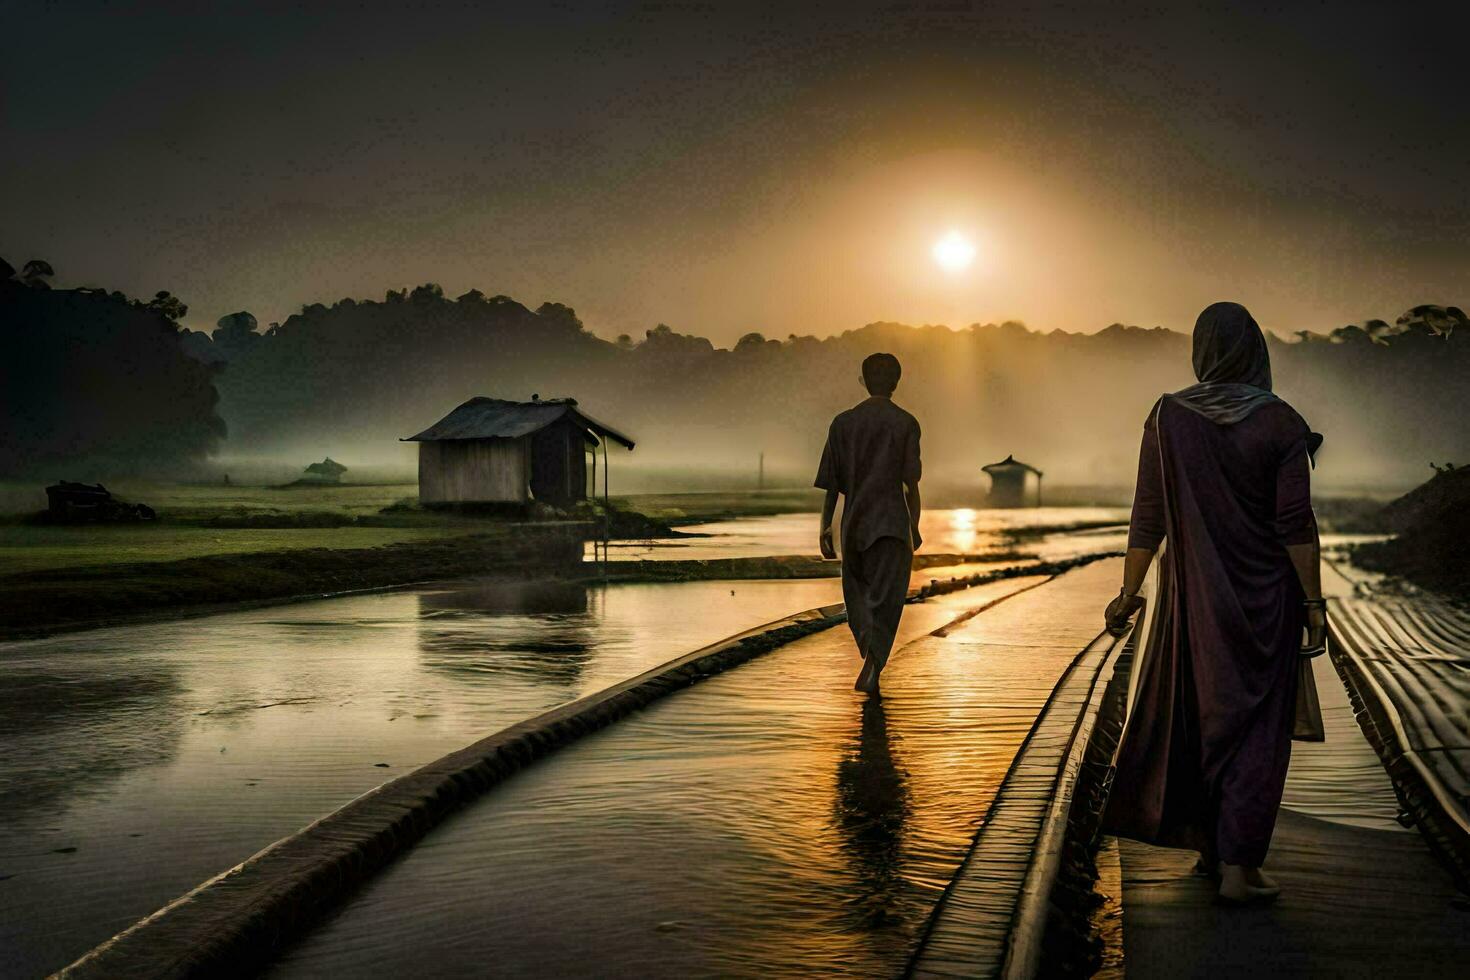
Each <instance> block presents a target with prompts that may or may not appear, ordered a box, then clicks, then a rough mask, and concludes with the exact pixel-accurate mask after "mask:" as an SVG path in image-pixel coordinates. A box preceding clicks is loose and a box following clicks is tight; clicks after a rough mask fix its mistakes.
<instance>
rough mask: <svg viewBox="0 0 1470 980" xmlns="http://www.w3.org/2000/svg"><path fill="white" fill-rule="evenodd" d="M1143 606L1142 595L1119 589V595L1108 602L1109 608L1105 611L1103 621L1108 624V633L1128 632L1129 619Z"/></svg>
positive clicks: (1119, 634)
mask: <svg viewBox="0 0 1470 980" xmlns="http://www.w3.org/2000/svg"><path fill="white" fill-rule="evenodd" d="M1142 608H1143V597H1142V596H1137V595H1129V594H1128V593H1127V592H1125V591H1123V590H1122V589H1119V590H1118V594H1117V596H1115V597H1114V598H1113V601H1112V602H1110V603H1108V608H1107V609H1106V610H1104V612H1103V622H1104V623H1105V624H1106V625H1107V630H1108V633H1109V634H1111V635H1112V636H1122V635H1123V634H1124V633H1126V632H1128V622H1129V620H1131V619H1132V618H1133V614H1134V613H1136V612H1138V610H1140V609H1142Z"/></svg>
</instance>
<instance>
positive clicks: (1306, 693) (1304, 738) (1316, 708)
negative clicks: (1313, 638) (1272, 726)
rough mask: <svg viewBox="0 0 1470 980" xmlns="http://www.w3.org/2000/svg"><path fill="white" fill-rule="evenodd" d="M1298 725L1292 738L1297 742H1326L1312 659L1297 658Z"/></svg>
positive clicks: (1293, 731) (1296, 724)
mask: <svg viewBox="0 0 1470 980" xmlns="http://www.w3.org/2000/svg"><path fill="white" fill-rule="evenodd" d="M1296 659H1297V678H1296V723H1295V724H1294V725H1293V726H1292V729H1291V737H1292V740H1293V741H1296V742H1325V741H1327V729H1326V726H1325V725H1324V724H1323V722H1322V702H1321V701H1319V700H1317V674H1316V672H1315V671H1314V670H1313V669H1312V661H1313V659H1314V658H1312V657H1297V658H1296Z"/></svg>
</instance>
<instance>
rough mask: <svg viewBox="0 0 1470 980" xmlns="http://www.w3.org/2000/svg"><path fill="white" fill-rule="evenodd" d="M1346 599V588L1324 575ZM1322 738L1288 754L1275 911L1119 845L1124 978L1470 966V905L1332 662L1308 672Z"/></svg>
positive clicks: (1425, 973) (1189, 863)
mask: <svg viewBox="0 0 1470 980" xmlns="http://www.w3.org/2000/svg"><path fill="white" fill-rule="evenodd" d="M1324 586H1325V588H1326V589H1327V591H1328V593H1329V594H1334V595H1336V596H1337V597H1339V598H1341V597H1342V596H1345V595H1348V594H1350V593H1351V591H1352V587H1351V584H1350V583H1348V582H1347V581H1346V580H1345V579H1342V578H1341V576H1340V575H1337V574H1336V573H1335V572H1332V571H1331V570H1330V569H1327V568H1324ZM1314 668H1315V676H1316V680H1317V689H1318V691H1319V693H1320V695H1321V699H1322V709H1323V717H1324V721H1325V722H1326V729H1327V740H1326V741H1325V742H1323V743H1320V744H1312V743H1302V742H1298V743H1294V745H1293V748H1292V760H1291V769H1290V771H1289V773H1288V776H1287V785H1286V793H1285V797H1284V799H1283V802H1282V812H1281V815H1280V817H1279V819H1278V821H1277V825H1276V834H1275V837H1274V839H1273V840H1272V845H1271V853H1270V856H1269V858H1268V860H1267V870H1268V871H1269V872H1270V873H1271V874H1272V875H1273V876H1275V877H1276V878H1277V879H1278V880H1279V881H1280V882H1281V885H1282V888H1283V894H1282V897H1281V899H1280V900H1279V901H1278V902H1277V903H1276V904H1274V905H1272V906H1268V907H1263V908H1256V909H1247V910H1240V909H1225V908H1221V907H1219V906H1216V905H1215V904H1214V901H1213V898H1214V888H1213V885H1212V883H1211V882H1210V881H1209V880H1208V879H1206V878H1203V877H1200V876H1197V875H1195V874H1194V873H1193V865H1194V859H1195V855H1194V854H1193V853H1191V852H1183V851H1171V850H1166V849H1163V848H1155V847H1148V846H1146V845H1143V844H1137V843H1134V842H1132V841H1119V842H1118V853H1119V855H1120V857H1121V862H1122V889H1123V896H1122V898H1123V901H1122V907H1123V916H1122V921H1123V927H1122V935H1123V953H1124V955H1123V969H1124V972H1125V973H1126V975H1127V976H1129V977H1133V978H1154V977H1169V978H1173V977H1250V978H1251V980H1264V978H1268V977H1375V978H1376V977H1384V976H1393V977H1450V976H1458V975H1460V974H1461V973H1462V971H1463V969H1464V964H1465V963H1466V962H1467V961H1470V907H1467V905H1466V903H1465V899H1464V896H1461V895H1460V894H1459V893H1458V892H1457V891H1456V890H1455V887H1454V884H1453V881H1452V879H1451V877H1450V875H1449V873H1448V872H1447V871H1446V870H1445V868H1444V867H1443V866H1441V865H1440V864H1439V863H1438V862H1437V861H1436V860H1435V858H1434V856H1433V855H1432V854H1431V852H1430V850H1429V848H1428V847H1427V846H1426V844H1425V843H1424V841H1423V839H1422V838H1421V837H1420V835H1419V834H1418V833H1416V832H1413V831H1406V830H1404V829H1403V828H1402V827H1400V826H1399V825H1398V823H1397V822H1396V821H1395V820H1394V815H1395V814H1396V813H1397V811H1398V803H1397V798H1396V797H1395V795H1394V790H1393V786H1392V783H1391V782H1390V781H1389V778H1388V775H1387V773H1386V772H1385V771H1384V769H1383V766H1382V764H1381V763H1380V761H1379V758H1378V756H1377V754H1376V753H1375V752H1374V750H1373V747H1372V746H1371V745H1369V743H1368V741H1367V739H1366V738H1365V737H1364V736H1363V733H1362V730H1361V728H1360V726H1359V725H1358V722H1357V720H1356V719H1355V718H1354V716H1353V711H1352V706H1351V705H1350V704H1349V702H1348V698H1347V694H1346V691H1345V689H1344V687H1343V684H1342V681H1341V679H1340V678H1339V677H1338V676H1337V673H1336V670H1335V669H1334V667H1333V666H1332V663H1331V661H1330V660H1329V659H1328V658H1326V657H1321V658H1319V659H1318V660H1317V661H1316V662H1315V663H1314Z"/></svg>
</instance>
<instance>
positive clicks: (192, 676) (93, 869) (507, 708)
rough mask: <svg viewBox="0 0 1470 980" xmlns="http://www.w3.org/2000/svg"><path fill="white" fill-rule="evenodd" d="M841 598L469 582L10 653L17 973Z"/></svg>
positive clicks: (699, 585) (2, 950)
mask: <svg viewBox="0 0 1470 980" xmlns="http://www.w3.org/2000/svg"><path fill="white" fill-rule="evenodd" d="M839 600H840V587H839V585H838V583H837V581H836V580H829V579H822V580H811V581H796V582H759V581H755V582H733V583H725V582H690V583H679V584H672V585H664V584H659V585H614V586H606V587H602V586H594V587H588V586H583V585H571V584H566V583H549V584H535V585H516V584H497V585H493V586H475V585H466V586H464V587H455V588H450V587H445V588H440V589H425V590H419V591H413V592H400V593H389V594H380V595H366V596H355V597H347V598H340V599H331V600H323V601H318V602H308V603H301V604H296V605H289V606H280V607H276V608H272V609H265V610H256V611H251V612H240V613H232V614H227V615H221V616H213V617H208V618H204V619H195V620H186V621H182V622H176V623H168V624H158V625H151V626H138V627H129V628H121V629H111V630H98V631H93V632H88V633H78V634H70V635H64V636H58V637H53V638H50V639H46V640H38V641H29V642H21V643H11V644H5V645H3V646H0V665H3V669H4V671H5V676H6V693H7V696H6V697H5V698H4V699H3V700H0V813H3V814H4V817H3V818H0V975H4V976H35V975H39V974H41V973H44V972H46V971H48V970H50V969H54V968H56V967H59V966H62V965H65V963H67V962H69V961H70V960H71V959H73V958H74V957H76V956H77V955H80V954H81V953H83V952H85V951H86V950H87V949H88V948H90V947H91V946H93V945H94V944H96V943H97V942H100V941H102V940H103V939H106V938H107V937H108V936H110V935H112V934H113V933H114V932H116V931H118V930H120V929H123V928H125V927H126V926H128V925H130V924H131V923H132V922H133V921H135V920H136V919H138V918H139V917H141V916H143V915H146V914H147V913H149V912H151V911H153V910H154V909H156V908H158V907H159V906H160V905H162V904H164V903H165V902H167V901H169V900H171V899H173V898H176V897H178V896H179V895H181V894H182V893H184V892H185V891H187V890H188V889H189V888H192V887H193V886H194V885H196V884H198V883H199V882H201V881H203V880H204V879H206V878H208V877H210V876H212V875H214V874H216V873H218V872H220V871H223V870H225V869H226V868H229V867H230V866H232V865H234V864H235V863H237V862H239V861H241V860H243V859H244V858H246V857H248V856H249V855H250V854H252V853H254V852H255V851H256V850H258V849H259V848H261V847H263V846H265V845H266V844H269V843H270V842H272V841H274V840H276V839H278V838H280V837H282V836H284V835H286V834H288V833H291V832H292V831H294V830H296V829H298V828H299V827H301V826H302V825H304V824H305V823H307V822H309V821H311V820H313V819H315V818H316V817H318V816H321V815H322V814H323V813H326V812H328V811H330V810H332V809H334V808H336V807H337V806H340V805H341V804H343V803H345V802H347V801H348V800H350V799H352V798H353V797H355V796H357V795H359V794H361V793H363V792H366V791H367V790H369V789H371V788H372V787H374V786H376V785H378V784H379V783H381V782H383V781H384V780H386V779H389V778H392V777H393V776H394V775H398V774H401V773H404V772H407V771H409V770H410V769H412V768H414V767H416V766H418V765H421V764H423V763H425V762H428V761H430V760H432V759H434V758H437V757H438V756H440V755H442V754H443V753H445V752H447V751H450V750H451V749H455V748H458V747H460V746H461V745H464V744H466V743H468V742H470V741H473V740H474V739H476V738H479V737H481V736H483V735H485V734H487V733H489V732H492V731H495V730H498V729H500V728H503V727H505V726H507V725H509V724H512V723H514V722H516V721H519V720H521V719H523V718H526V717H528V716H530V715H534V714H537V713H539V712H541V711H543V710H545V709H547V708H550V707H552V706H554V705H557V704H561V703H564V702H567V701H571V700H574V699H576V698H578V697H580V696H582V695H583V694H586V693H588V692H591V691H595V690H599V689H601V688H603V687H606V686H608V685H609V684H612V683H614V682H616V681H619V680H622V679H624V678H626V677H629V676H631V675H633V674H636V673H639V672H640V671H642V670H645V669H647V668H648V667H651V666H654V665H656V664H659V663H662V662H664V661H666V660H669V659H671V658H673V657H675V656H678V655H680V654H683V653H686V652H688V651H689V650H692V649H696V648H698V647H700V646H702V645H705V644H707V643H710V642H713V641H715V640H718V639H721V638H723V637H725V636H728V635H730V634H732V633H736V632H740V631H741V630H744V629H747V628H749V627H752V626H756V625H759V624H760V623H763V622H768V621H770V620H772V619H775V618H778V617H779V616H781V615H784V614H786V613H790V612H795V611H798V610H801V609H806V608H810V607H812V606H817V605H822V604H825V603H829V602H834V601H839Z"/></svg>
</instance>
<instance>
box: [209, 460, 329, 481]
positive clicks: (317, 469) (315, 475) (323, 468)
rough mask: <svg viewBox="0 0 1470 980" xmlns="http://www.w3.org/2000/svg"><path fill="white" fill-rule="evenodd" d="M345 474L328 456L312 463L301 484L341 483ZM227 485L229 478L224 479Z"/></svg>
mask: <svg viewBox="0 0 1470 980" xmlns="http://www.w3.org/2000/svg"><path fill="white" fill-rule="evenodd" d="M346 472H347V467H345V466H343V465H342V464H341V463H339V462H337V461H336V460H335V459H333V458H332V457H330V456H328V457H327V458H326V459H324V460H322V461H321V462H320V463H312V464H311V465H310V466H308V467H307V468H306V470H305V473H306V475H305V476H303V477H302V478H301V482H303V483H341V482H342V474H343V473H346ZM225 482H226V483H229V482H230V478H229V477H228V476H226V477H225Z"/></svg>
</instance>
